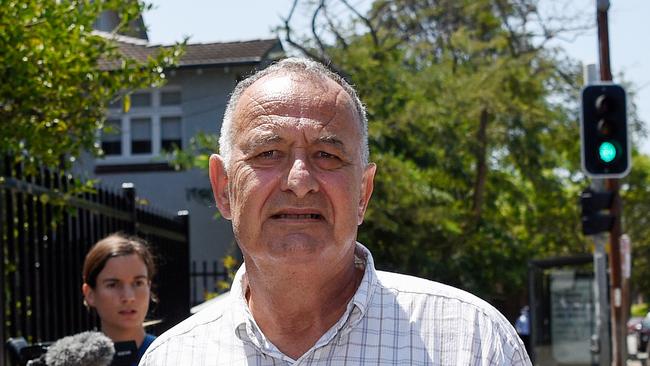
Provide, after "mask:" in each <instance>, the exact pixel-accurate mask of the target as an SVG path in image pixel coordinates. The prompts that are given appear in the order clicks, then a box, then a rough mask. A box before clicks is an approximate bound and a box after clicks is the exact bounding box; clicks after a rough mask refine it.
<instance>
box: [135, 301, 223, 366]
mask: <svg viewBox="0 0 650 366" xmlns="http://www.w3.org/2000/svg"><path fill="white" fill-rule="evenodd" d="M221 296H224V297H223V298H222V299H218V300H216V299H215V300H208V301H210V303H208V304H206V305H205V306H204V308H203V309H202V310H201V311H199V312H198V313H196V314H194V315H192V316H190V317H189V318H187V319H185V320H183V321H182V322H180V323H178V324H176V325H175V326H173V327H172V328H170V329H169V330H167V331H165V332H164V333H163V334H162V335H160V336H159V337H158V338H156V340H155V341H154V342H153V343H152V344H151V346H149V348H148V349H147V352H146V354H145V357H143V361H146V362H144V363H142V364H143V365H157V364H158V361H157V360H160V359H161V357H162V358H166V357H167V356H165V355H169V354H173V353H175V352H177V351H178V350H180V349H181V348H182V347H183V345H185V346H187V345H188V344H191V345H193V346H194V347H196V346H199V343H201V342H203V341H207V338H208V337H207V335H208V334H211V333H214V332H215V330H217V329H218V328H219V327H221V326H222V325H223V322H224V321H225V319H226V318H227V314H226V312H227V311H228V309H229V304H230V298H229V297H230V296H229V295H228V294H225V295H221ZM197 342H198V343H197Z"/></svg>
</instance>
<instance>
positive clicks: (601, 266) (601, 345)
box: [583, 64, 612, 366]
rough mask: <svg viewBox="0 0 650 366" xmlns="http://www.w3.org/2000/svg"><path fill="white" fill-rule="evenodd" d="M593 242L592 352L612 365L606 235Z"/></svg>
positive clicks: (588, 77) (591, 74)
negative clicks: (594, 319) (593, 313)
mask: <svg viewBox="0 0 650 366" xmlns="http://www.w3.org/2000/svg"><path fill="white" fill-rule="evenodd" d="M583 71H584V83H585V85H590V84H594V83H596V82H597V80H598V76H597V75H596V65H594V64H589V65H585V67H584V70H583ZM591 189H593V190H594V192H602V191H604V190H605V181H604V179H598V178H593V179H592V180H591ZM592 239H593V241H594V277H595V283H594V297H595V298H596V301H595V304H594V305H595V306H594V310H595V311H594V312H595V318H596V339H593V340H594V341H596V343H595V344H594V345H593V346H595V347H592V352H596V353H597V354H598V366H611V365H612V347H611V346H612V344H611V336H610V311H609V309H610V307H609V301H608V299H607V293H608V291H607V251H606V250H605V244H606V243H607V234H605V233H598V234H594V235H592Z"/></svg>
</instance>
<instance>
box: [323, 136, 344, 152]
mask: <svg viewBox="0 0 650 366" xmlns="http://www.w3.org/2000/svg"><path fill="white" fill-rule="evenodd" d="M316 142H317V143H321V144H327V145H333V146H334V147H336V148H337V149H340V150H343V151H345V144H344V143H343V141H341V139H339V138H338V137H336V135H326V136H321V137H319V138H317V139H316Z"/></svg>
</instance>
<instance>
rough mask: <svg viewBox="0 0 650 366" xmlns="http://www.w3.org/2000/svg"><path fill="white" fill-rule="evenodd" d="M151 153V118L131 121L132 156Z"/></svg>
mask: <svg viewBox="0 0 650 366" xmlns="http://www.w3.org/2000/svg"><path fill="white" fill-rule="evenodd" d="M150 153H151V118H133V119H131V154H150Z"/></svg>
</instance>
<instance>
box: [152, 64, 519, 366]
mask: <svg viewBox="0 0 650 366" xmlns="http://www.w3.org/2000/svg"><path fill="white" fill-rule="evenodd" d="M367 134H368V133H367V120H366V116H365V110H364V107H363V105H362V104H361V102H360V100H359V98H358V97H357V94H356V92H355V91H354V89H353V88H352V87H350V85H348V84H347V83H346V82H345V81H344V80H343V79H341V78H340V77H339V76H337V75H335V74H333V73H331V72H330V71H328V70H327V69H326V68H325V67H324V66H322V65H321V64H318V63H315V62H313V61H308V60H304V59H296V58H292V59H286V60H283V61H280V62H279V63H277V64H275V65H272V66H270V67H269V68H267V69H265V70H263V71H261V72H259V73H257V74H255V75H253V76H251V77H249V78H248V79H246V80H244V81H242V82H241V83H240V84H239V85H238V86H237V87H236V88H235V91H234V92H233V95H232V97H231V99H230V102H229V104H228V107H227V109H226V113H225V117H224V121H223V126H222V130H221V139H220V155H213V156H212V157H211V158H210V182H211V184H212V188H213V191H214V196H215V200H216V203H217V206H218V208H219V211H220V212H221V214H222V215H223V217H225V218H226V219H229V220H231V221H232V226H233V231H234V234H235V238H236V240H237V243H238V245H239V247H240V248H241V251H242V253H243V256H244V265H242V266H241V268H240V269H239V271H238V272H237V275H236V277H235V280H234V281H233V284H232V289H231V291H230V294H229V295H227V296H229V298H228V299H227V301H225V302H222V303H223V304H219V305H216V306H214V307H212V308H208V309H206V310H204V311H202V312H200V313H199V314H197V315H194V316H193V317H191V318H189V319H187V320H185V321H184V322H182V323H181V324H179V325H177V326H176V327H174V328H172V329H171V330H169V331H168V332H167V333H165V334H164V335H162V336H161V337H159V338H158V339H157V340H156V342H155V343H154V344H153V345H152V346H151V347H150V348H149V351H148V353H147V354H146V355H145V356H144V358H143V361H142V362H141V365H151V366H153V365H156V366H158V365H285V364H286V365H395V364H400V365H529V364H530V361H529V359H528V356H527V355H526V352H525V351H524V346H523V344H522V343H521V341H520V340H519V338H518V337H517V334H516V333H515V331H514V329H513V328H512V326H511V325H510V324H509V323H508V322H507V321H506V319H505V318H504V317H503V316H502V315H501V314H499V312H498V311H496V310H495V309H494V308H493V307H491V306H490V305H488V304H487V303H485V302H484V301H482V300H480V299H478V298H476V297H474V296H472V295H470V294H468V293H466V292H463V291H461V290H458V289H455V288H451V287H448V286H445V285H442V284H439V283H435V282H431V281H427V280H423V279H419V278H415V277H409V276H405V275H399V274H393V273H387V272H380V271H376V270H375V268H374V264H373V260H372V256H371V254H370V252H369V251H368V249H366V248H365V247H364V246H363V245H361V244H360V243H357V242H356V236H357V227H358V226H359V225H360V224H361V222H362V221H363V217H364V214H365V212H366V207H367V206H368V201H369V200H370V196H371V194H372V189H373V179H374V176H375V170H376V166H375V164H372V163H369V162H368V143H367ZM395 245H399V243H395Z"/></svg>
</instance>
